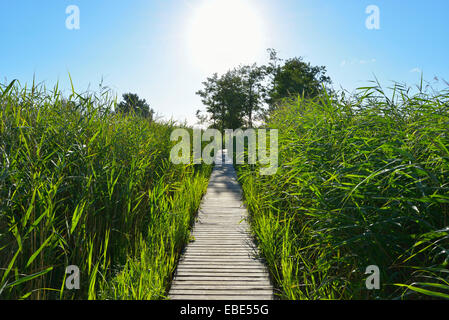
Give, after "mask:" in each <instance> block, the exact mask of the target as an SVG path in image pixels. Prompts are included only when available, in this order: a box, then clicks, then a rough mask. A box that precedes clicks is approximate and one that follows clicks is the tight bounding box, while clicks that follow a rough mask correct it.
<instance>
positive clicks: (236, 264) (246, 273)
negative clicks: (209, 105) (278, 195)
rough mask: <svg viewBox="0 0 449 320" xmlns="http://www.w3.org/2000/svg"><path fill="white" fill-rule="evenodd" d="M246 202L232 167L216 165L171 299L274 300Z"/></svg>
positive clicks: (180, 262)
mask: <svg viewBox="0 0 449 320" xmlns="http://www.w3.org/2000/svg"><path fill="white" fill-rule="evenodd" d="M220 157H221V156H220ZM242 198H243V192H242V189H241V186H240V183H239V182H238V181H237V176H236V173H235V170H234V168H233V166H232V164H224V165H221V166H218V165H216V166H215V167H214V170H213V172H212V174H211V177H210V181H209V186H208V190H207V193H206V195H205V196H204V198H203V199H202V201H201V204H200V209H199V210H198V216H197V217H196V219H195V226H194V229H193V231H192V233H191V236H192V239H193V241H191V242H190V243H189V244H188V246H187V248H186V249H185V250H184V253H183V255H182V257H181V259H180V261H179V264H178V267H177V270H176V274H175V279H174V281H173V282H172V287H171V290H170V292H169V298H170V299H185V300H189V299H194V300H203V299H210V300H213V299H220V300H254V299H256V300H263V299H273V287H272V286H271V283H270V280H269V275H268V271H267V269H266V267H265V265H264V264H263V263H262V262H261V261H260V260H259V259H257V256H258V250H257V248H256V247H255V246H254V244H253V238H252V235H251V232H250V228H249V225H248V223H247V221H246V219H247V217H248V212H247V210H246V208H245V205H244V204H243V202H242Z"/></svg>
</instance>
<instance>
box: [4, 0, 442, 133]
mask: <svg viewBox="0 0 449 320" xmlns="http://www.w3.org/2000/svg"><path fill="white" fill-rule="evenodd" d="M214 1H215V2H220V1H221V2H222V4H221V7H220V6H219V5H213V4H211V3H215V2H214ZM223 1H225V2H223ZM224 3H225V4H224ZM69 5H77V6H78V7H79V9H80V29H79V30H68V29H67V28H66V18H67V16H68V15H67V14H66V7H67V6H69ZM369 5H376V6H378V8H379V10H380V29H379V30H369V29H367V28H366V26H365V20H366V19H367V17H368V14H367V13H366V12H365V10H366V7H367V6H369ZM224 6H228V7H229V8H225V7H224ZM206 7H207V10H206V9H204V8H206ZM242 8H243V9H242ZM202 9H204V10H202ZM214 10H215V11H214ZM235 10H240V11H241V12H243V16H244V17H248V19H244V20H245V21H244V22H242V21H241V20H242V19H243V18H242V19H240V20H239V17H236V14H235ZM242 10H243V11H242ZM448 12H449V1H447V0H431V1H418V0H409V1H404V0H369V1H363V0H313V1H312V0H307V1H306V0H232V1H230V0H157V1H156V0H146V1H144V0H130V1H122V0H120V1H118V0H67V1H66V0H58V1H55V0H39V1H36V0H15V1H1V3H0V39H1V47H0V79H1V81H2V82H4V81H5V80H7V81H10V80H12V79H18V80H20V81H21V82H22V84H24V83H26V82H30V81H32V78H33V75H34V74H35V76H36V79H37V80H38V81H44V82H45V83H46V85H47V86H48V87H52V86H53V85H54V84H55V83H56V82H57V81H59V82H60V84H61V85H62V86H63V87H64V88H68V85H69V82H68V72H70V74H71V76H72V78H73V81H74V84H75V87H76V88H77V90H78V91H84V90H86V89H87V88H88V87H89V85H90V88H91V89H93V90H95V89H96V88H97V87H98V84H99V83H100V81H101V79H103V82H104V84H105V85H107V86H109V87H110V88H111V89H113V90H114V92H115V93H116V94H117V95H119V96H120V95H121V94H122V93H124V92H136V93H138V94H139V96H141V97H143V98H145V99H147V101H148V102H149V103H150V105H151V106H152V107H153V108H154V109H155V110H156V112H158V113H159V114H160V115H162V116H164V117H165V118H171V117H172V118H174V119H176V120H183V119H187V120H188V122H189V123H191V124H193V123H194V122H195V116H194V114H195V110H197V109H198V108H201V107H202V106H201V101H200V99H199V97H197V96H196V95H195V92H196V91H197V90H199V89H200V88H201V82H202V81H203V80H205V78H206V77H207V76H208V75H210V74H211V73H212V72H214V71H224V70H225V68H227V65H226V63H230V64H231V63H232V62H231V60H232V59H231V60H230V61H229V62H228V61H227V59H226V58H227V56H226V55H225V54H226V53H223V52H224V51H223V50H225V49H226V48H227V49H230V50H232V52H235V55H234V56H233V59H234V60H232V61H240V60H238V59H239V58H241V62H242V63H245V62H250V61H256V62H259V63H263V62H265V61H266V58H267V56H266V53H265V49H266V48H269V47H270V48H276V49H277V50H278V51H279V55H280V57H282V58H290V57H295V56H303V57H304V58H305V60H307V61H310V62H311V63H312V64H314V65H325V66H326V67H327V69H328V74H329V76H330V77H331V78H332V80H333V83H334V87H335V88H340V87H343V88H345V89H347V90H349V91H352V90H354V89H355V88H357V87H359V86H363V85H365V84H366V83H367V80H373V79H374V75H375V76H376V77H377V78H378V79H379V80H380V81H381V82H382V83H383V84H385V85H389V84H391V81H393V80H395V81H400V82H406V83H407V84H409V85H414V84H417V83H418V82H419V79H420V76H421V74H420V73H419V72H417V71H420V70H422V71H423V72H424V78H425V79H427V80H429V81H431V80H432V79H433V78H434V77H435V76H437V77H438V78H440V79H446V80H447V81H449V63H448V56H449V55H448V52H449V24H447V14H448ZM206 13H207V15H209V13H210V15H212V17H213V19H212V20H211V21H209V20H207V19H205V17H204V15H205V14H206ZM218 20H219V22H217V21H218ZM210 23H212V24H214V23H215V24H217V25H215V26H214V28H215V29H214V28H210V30H209V28H208V27H206V26H207V25H208V24H210ZM193 25H195V26H197V28H196V29H194V28H192V26H193ZM231 26H237V27H238V28H240V29H241V30H243V29H244V30H245V32H246V33H245V32H243V33H242V34H240V33H239V35H240V36H241V37H242V39H241V40H242V41H241V42H237V43H230V44H227V43H225V42H226V40H225V38H227V34H225V33H224V32H226V30H233V29H232V28H231ZM192 30H193V31H192ZM208 32H209V33H208ZM213 32H216V33H217V32H218V34H219V35H220V37H222V38H223V39H224V40H223V41H221V40H220V39H221V38H220V39H219V40H220V41H217V39H210V38H208V36H209V35H211V34H212V33H213ZM231 32H232V31H231ZM232 36H233V35H232ZM245 37H246V38H245ZM249 38H251V39H253V40H251V41H250V39H249ZM246 39H248V41H246ZM254 39H255V40H254ZM192 44H193V45H192ZM192 46H194V47H193V49H192ZM214 46H225V47H226V48H225V47H223V48H218V49H217V48H213V47H214ZM233 46H234V47H233ZM214 49H217V50H218V51H214ZM221 49H223V50H221ZM220 50H221V51H220ZM215 52H222V53H221V54H222V55H223V56H220V53H218V54H215ZM229 67H231V65H229Z"/></svg>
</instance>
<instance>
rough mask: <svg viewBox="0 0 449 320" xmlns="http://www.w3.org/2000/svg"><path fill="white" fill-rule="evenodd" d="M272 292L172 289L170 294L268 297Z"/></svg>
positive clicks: (265, 290)
mask: <svg viewBox="0 0 449 320" xmlns="http://www.w3.org/2000/svg"><path fill="white" fill-rule="evenodd" d="M272 293H273V290H270V289H268V290H267V289H253V290H248V289H245V288H242V289H224V290H223V289H195V290H188V289H173V290H172V291H171V294H173V295H176V294H185V295H270V294H272Z"/></svg>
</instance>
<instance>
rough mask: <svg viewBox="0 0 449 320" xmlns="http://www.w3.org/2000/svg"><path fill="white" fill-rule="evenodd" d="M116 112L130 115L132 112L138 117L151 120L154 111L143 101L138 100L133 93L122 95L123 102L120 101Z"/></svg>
mask: <svg viewBox="0 0 449 320" xmlns="http://www.w3.org/2000/svg"><path fill="white" fill-rule="evenodd" d="M116 110H117V112H121V113H130V112H133V113H135V114H136V115H138V116H141V117H144V118H148V119H150V120H152V119H153V115H154V110H153V109H151V108H150V105H149V104H148V103H147V102H146V100H145V99H140V98H139V96H138V95H137V94H135V93H125V94H123V101H121V102H120V103H119V104H118V105H117V107H116Z"/></svg>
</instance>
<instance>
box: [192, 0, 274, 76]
mask: <svg viewBox="0 0 449 320" xmlns="http://www.w3.org/2000/svg"><path fill="white" fill-rule="evenodd" d="M263 29H264V24H263V20H262V18H261V16H260V14H259V13H258V12H257V8H256V6H255V5H254V4H253V3H252V2H251V1H250V0H204V1H203V2H202V3H201V4H200V5H199V6H198V7H197V8H196V9H194V11H193V14H192V17H191V20H190V22H189V25H188V27H187V30H186V31H187V37H186V39H187V46H188V51H189V55H190V57H191V60H192V61H193V62H194V64H195V66H196V67H197V68H200V69H201V71H203V72H206V73H213V72H218V73H222V72H225V71H227V70H228V69H230V68H233V67H236V66H238V65H239V64H244V63H253V62H256V60H257V59H258V57H260V56H261V55H263V54H264V53H265V49H266V48H265V33H264V30H263Z"/></svg>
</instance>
